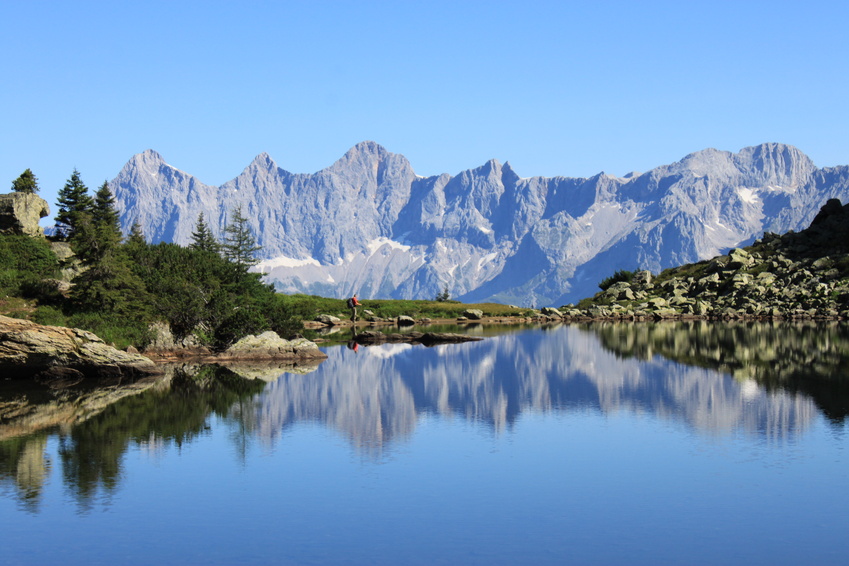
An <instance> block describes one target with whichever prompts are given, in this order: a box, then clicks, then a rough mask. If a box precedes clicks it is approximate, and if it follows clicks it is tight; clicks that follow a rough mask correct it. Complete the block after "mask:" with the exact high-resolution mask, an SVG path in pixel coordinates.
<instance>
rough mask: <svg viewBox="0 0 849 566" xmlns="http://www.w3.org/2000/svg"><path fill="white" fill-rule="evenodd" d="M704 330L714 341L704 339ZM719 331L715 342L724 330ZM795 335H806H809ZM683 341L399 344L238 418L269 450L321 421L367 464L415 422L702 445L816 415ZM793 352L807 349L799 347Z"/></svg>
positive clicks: (552, 333)
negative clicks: (543, 417)
mask: <svg viewBox="0 0 849 566" xmlns="http://www.w3.org/2000/svg"><path fill="white" fill-rule="evenodd" d="M706 326H708V327H710V326H711V325H706ZM689 330H694V329H693V328H690V329H689ZM701 330H702V332H703V333H706V334H708V335H713V334H712V332H713V331H712V330H710V329H709V328H708V329H704V328H702V329H701ZM744 330H745V332H748V333H749V334H752V335H754V336H753V337H752V338H751V340H752V343H753V344H759V345H760V347H767V346H766V345H765V344H764V342H765V341H767V340H769V337H770V334H769V332H767V333H766V334H764V335H760V334H759V330H760V329H758V328H755V327H751V326H750V327H748V328H747V329H744ZM716 332H718V333H719V335H720V336H723V332H724V331H722V330H716ZM787 332H789V333H790V334H793V331H791V330H788V331H787ZM787 332H783V333H782V334H781V335H780V337H779V338H780V339H782V340H784V342H783V344H782V345H775V344H773V345H772V346H771V348H772V349H773V350H775V349H778V350H779V351H781V352H783V353H784V354H785V355H786V352H784V350H785V349H786V348H789V347H790V346H788V344H793V341H792V340H787V338H788V335H787ZM796 332H797V333H800V334H801V335H805V334H807V333H808V330H807V329H805V328H803V327H802V328H797V329H796ZM687 333H688V328H687V327H685V326H679V327H675V328H673V327H660V326H651V327H650V326H647V325H609V326H585V327H549V328H547V329H542V330H537V331H533V332H524V333H518V334H512V335H504V336H499V337H497V338H491V339H489V340H485V341H483V342H477V343H471V344H462V345H450V346H448V345H447V346H442V347H438V348H436V352H435V353H430V352H428V351H427V350H425V349H423V348H417V347H414V346H409V345H400V344H395V345H384V346H377V347H369V348H365V349H361V350H360V351H359V354H358V355H355V354H354V353H353V352H352V351H350V350H345V349H342V348H338V349H331V350H329V351H328V354H329V358H328V359H327V360H326V361H325V362H324V364H323V365H322V366H321V368H320V371H319V372H317V373H316V374H315V375H312V376H310V379H306V380H305V379H301V378H300V377H298V376H291V375H284V376H282V377H281V378H280V379H279V380H277V381H276V382H274V383H272V384H270V385H269V387H268V388H267V389H266V390H265V392H264V394H263V395H262V396H261V397H260V398H258V399H257V400H256V407H255V409H254V412H253V414H244V415H243V417H244V418H245V419H252V420H253V421H254V423H253V424H252V427H253V428H254V429H255V430H256V431H257V433H258V434H259V435H260V437H261V438H263V439H265V440H266V441H267V442H269V443H271V444H273V443H274V442H275V440H276V439H277V438H279V437H280V435H281V434H282V433H283V431H284V430H285V429H286V428H287V427H289V426H291V425H293V424H296V423H298V422H301V421H319V422H321V423H323V424H324V425H325V426H328V427H332V428H334V429H336V430H338V431H340V432H341V433H342V434H344V435H345V436H346V437H347V438H349V439H350V441H351V442H352V443H353V444H354V445H356V446H357V447H358V448H359V449H361V450H364V451H365V452H367V453H369V454H371V455H379V454H380V453H381V451H382V450H383V448H384V447H385V446H386V445H387V444H389V443H391V442H392V441H393V440H394V439H396V438H403V437H405V436H408V435H409V434H410V433H411V432H412V431H413V430H414V429H415V427H416V423H417V421H418V416H419V415H420V414H422V413H432V414H437V415H441V416H445V417H455V416H460V417H462V418H464V419H468V420H473V421H476V422H480V423H484V424H486V425H487V426H489V427H491V428H492V430H494V431H495V432H496V433H498V432H501V431H503V430H505V429H507V428H509V427H510V426H512V424H513V423H514V422H515V421H516V420H517V419H518V418H519V416H520V415H521V414H522V413H523V412H524V411H541V412H546V411H570V410H595V411H600V412H602V413H605V414H611V413H615V412H617V411H626V410H627V411H632V412H645V413H651V414H653V415H655V416H657V417H659V418H665V419H670V420H675V421H678V422H684V423H686V424H687V425H689V426H691V427H692V428H694V429H696V430H699V431H701V432H703V433H707V434H723V433H731V432H745V433H749V434H754V435H759V436H761V437H763V438H766V439H770V440H778V439H786V438H788V437H790V436H792V435H795V434H799V433H800V432H802V431H804V430H805V429H806V428H807V427H808V425H809V423H810V422H811V421H812V419H813V418H814V416H815V415H816V405H815V403H814V400H813V399H812V398H811V397H809V396H807V395H797V394H795V392H796V391H797V390H804V388H803V387H800V386H799V385H798V384H797V385H795V386H791V385H790V382H792V381H793V380H794V379H795V378H794V376H792V375H787V376H785V375H784V374H782V373H781V371H780V369H775V370H774V371H773V372H771V373H768V374H764V372H762V371H754V370H753V371H750V372H749V374H747V375H749V377H750V379H745V380H744V379H742V378H741V375H742V374H741V371H735V372H734V374H735V375H736V376H737V378H738V379H731V378H729V376H728V373H726V371H725V370H726V369H728V368H730V366H728V365H726V366H719V365H717V366H712V365H710V364H701V363H696V362H697V361H699V360H701V358H710V357H711V356H717V357H718V359H721V360H724V363H725V364H729V363H731V362H730V360H731V359H732V358H734V359H738V360H741V361H740V362H739V364H740V365H741V367H748V366H747V365H746V361H745V360H748V359H752V358H753V357H752V356H751V355H745V354H744V349H743V348H742V346H741V345H742V344H743V343H744V341H743V339H742V338H741V337H739V336H737V337H735V338H732V337H729V336H724V338H716V339H713V340H702V339H701V338H700V336H701V334H699V333H698V332H696V333H694V334H693V337H692V339H689V340H688V339H686V336H687ZM599 338H601V343H602V344H604V348H600V347H599ZM664 339H671V343H670V344H669V350H670V352H669V353H668V357H662V356H655V355H654V354H655V353H659V354H662V353H665V352H663V350H662V349H661V344H663V343H665V342H664ZM723 341H727V342H723ZM844 343H846V342H844ZM798 344H799V345H800V346H802V347H810V344H808V343H807V342H806V341H804V340H803V341H802V342H798ZM685 346H686V347H685ZM675 347H680V348H681V350H680V352H681V355H680V356H679V358H680V359H681V361H683V362H685V363H684V364H679V363H676V362H675V361H670V358H672V353H674V352H675ZM753 347H754V346H753ZM723 350H726V351H728V353H725V354H723ZM765 355H766V354H765ZM686 364H688V365H686ZM735 367H736V366H735ZM833 369H834V368H830V367H829V369H828V371H827V372H826V374H823V375H822V376H821V378H822V380H823V381H825V382H829V380H831V379H832V378H833V375H832V374H831V373H829V372H831V370H833ZM715 370H720V371H715ZM737 370H740V368H737ZM811 371H816V370H811ZM765 376H773V377H775V376H781V379H780V380H779V381H780V382H781V383H783V384H784V385H782V386H781V387H775V386H774V385H773V383H772V382H771V381H769V380H767V379H764V381H763V382H761V381H758V379H761V378H764V377H765ZM808 389H810V388H808ZM844 399H845V396H844ZM835 402H836V403H843V402H844V401H835Z"/></svg>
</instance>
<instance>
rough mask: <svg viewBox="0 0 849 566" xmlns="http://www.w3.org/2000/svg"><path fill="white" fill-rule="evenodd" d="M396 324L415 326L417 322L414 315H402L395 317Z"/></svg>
mask: <svg viewBox="0 0 849 566" xmlns="http://www.w3.org/2000/svg"><path fill="white" fill-rule="evenodd" d="M395 324H397V325H398V326H413V325H414V324H416V320H415V319H414V318H412V317H409V316H406V315H401V316H399V317H398V318H396V319H395Z"/></svg>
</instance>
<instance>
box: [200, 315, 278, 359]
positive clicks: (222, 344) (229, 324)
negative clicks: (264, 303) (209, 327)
mask: <svg viewBox="0 0 849 566" xmlns="http://www.w3.org/2000/svg"><path fill="white" fill-rule="evenodd" d="M268 327H269V325H268V319H266V318H265V316H264V315H263V313H262V312H260V310H259V309H257V308H255V307H243V308H240V309H237V310H236V311H235V312H234V313H232V314H231V315H230V316H228V317H227V318H225V319H224V320H223V321H222V322H221V324H219V325H218V326H217V327H216V328H215V334H214V343H213V347H214V348H215V349H217V350H225V349H227V348H228V347H229V346H230V345H232V344H233V343H234V342H236V341H238V340H239V339H240V338H242V337H244V336H247V335H248V334H259V333H261V332H263V331H264V330H268Z"/></svg>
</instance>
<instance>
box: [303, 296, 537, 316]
mask: <svg viewBox="0 0 849 566" xmlns="http://www.w3.org/2000/svg"><path fill="white" fill-rule="evenodd" d="M346 301H347V299H329V298H326V297H318V296H315V295H289V296H288V297H287V303H289V304H291V305H292V306H294V307H295V308H297V309H298V311H299V312H301V313H303V314H304V318H305V319H307V320H308V319H310V318H313V317H315V316H317V315H319V314H331V315H339V314H343V315H344V316H346V317H347V316H349V315H350V312H351V311H350V310H349V309H348V307H347V305H346ZM360 303H361V304H362V306H361V307H360V309H359V313H360V315H361V316H362V311H363V310H364V309H366V310H370V311H372V312H373V313H374V314H375V316H377V317H379V318H395V317H398V316H401V315H407V316H411V317H413V318H457V317H458V316H461V315H462V314H463V311H465V310H467V309H478V310H481V311H483V313H484V315H485V316H525V315H526V313H527V310H528V309H517V308H512V307H510V306H508V305H502V304H498V303H460V302H457V301H435V300H419V301H415V300H404V299H360Z"/></svg>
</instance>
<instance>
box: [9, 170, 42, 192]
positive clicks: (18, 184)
mask: <svg viewBox="0 0 849 566" xmlns="http://www.w3.org/2000/svg"><path fill="white" fill-rule="evenodd" d="M12 190H13V191H14V192H16V193H29V194H35V193H37V192H38V179H37V178H36V177H35V175H34V174H33V172H32V170H31V169H26V170H25V171H24V172H23V173H21V175H20V176H19V177H18V178H17V179H15V180H14V181H12Z"/></svg>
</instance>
